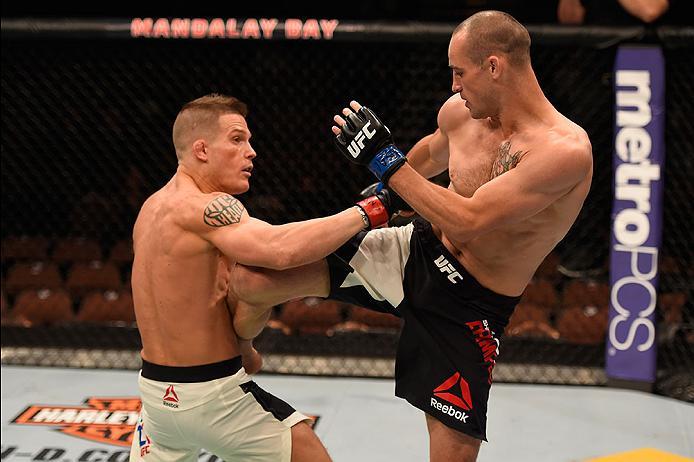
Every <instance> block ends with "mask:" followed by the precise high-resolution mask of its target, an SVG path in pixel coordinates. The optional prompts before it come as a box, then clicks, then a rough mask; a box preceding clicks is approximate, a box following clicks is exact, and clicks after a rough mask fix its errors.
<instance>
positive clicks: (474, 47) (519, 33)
mask: <svg viewBox="0 0 694 462" xmlns="http://www.w3.org/2000/svg"><path fill="white" fill-rule="evenodd" d="M457 34H465V43H466V48H467V50H466V51H467V55H468V56H469V58H470V59H471V60H472V61H473V62H475V63H479V64H480V65H482V63H483V62H484V60H485V59H487V58H488V57H489V56H492V55H500V54H503V55H506V56H507V57H508V60H509V62H510V63H511V64H513V65H526V64H529V63H530V34H529V33H528V30H527V29H526V28H525V27H523V25H522V24H521V23H519V22H518V21H516V20H515V18H514V17H513V16H511V15H510V14H507V13H503V12H501V11H480V12H479V13H475V14H473V15H472V16H470V17H469V18H467V19H466V20H465V21H463V22H462V23H460V24H459V25H458V27H456V28H455V30H454V31H453V36H455V35H457Z"/></svg>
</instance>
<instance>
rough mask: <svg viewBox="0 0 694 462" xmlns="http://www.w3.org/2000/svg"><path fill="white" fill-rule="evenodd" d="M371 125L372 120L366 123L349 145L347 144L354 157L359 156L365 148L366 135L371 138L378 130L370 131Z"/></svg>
mask: <svg viewBox="0 0 694 462" xmlns="http://www.w3.org/2000/svg"><path fill="white" fill-rule="evenodd" d="M370 125H371V122H367V123H366V125H364V127H363V128H362V129H361V130H359V132H358V133H357V134H356V136H355V137H354V139H353V140H352V142H351V143H349V146H347V151H349V153H350V154H352V157H354V158H355V159H356V158H357V156H358V155H359V153H360V152H361V150H362V149H364V136H366V138H367V139H371V138H373V137H374V135H375V134H376V130H372V131H369V126H370Z"/></svg>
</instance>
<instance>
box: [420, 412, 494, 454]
mask: <svg viewBox="0 0 694 462" xmlns="http://www.w3.org/2000/svg"><path fill="white" fill-rule="evenodd" d="M426 419H427V429H428V430H429V459H430V461H431V462H454V461H455V462H475V461H476V460H477V454H478V453H479V450H480V443H481V440H478V439H477V438H473V437H472V436H469V435H466V434H465V433H462V432H459V431H457V430H453V429H452V428H450V427H447V426H446V425H444V424H443V423H441V422H440V421H438V420H436V419H435V418H433V417H432V416H430V415H427V416H426Z"/></svg>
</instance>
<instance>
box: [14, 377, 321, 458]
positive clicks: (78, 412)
mask: <svg viewBox="0 0 694 462" xmlns="http://www.w3.org/2000/svg"><path fill="white" fill-rule="evenodd" d="M167 391H168V390H167ZM171 391H172V394H171V398H172V399H176V400H177V399H178V396H176V393H175V392H174V391H173V387H171ZM164 398H165V399H166V395H165V397H164ZM141 406H142V404H141V402H140V398H134V397H118V398H96V397H91V398H87V399H86V400H85V401H84V405H83V406H45V405H35V404H32V405H30V406H29V407H27V408H26V409H25V410H24V411H22V412H21V413H20V414H19V415H18V416H17V417H15V418H14V419H13V420H12V421H11V423H14V424H19V425H42V426H53V427H58V430H59V431H60V432H62V433H65V434H66V435H71V436H76V437H78V438H83V439H86V440H90V441H97V442H99V443H106V444H113V445H115V446H123V447H130V444H131V442H132V440H133V435H134V434H135V428H136V425H137V421H138V417H139V414H140V408H141ZM307 417H309V418H310V419H311V420H310V421H309V422H308V424H309V425H310V426H311V427H314V426H315V424H316V422H318V416H316V415H307Z"/></svg>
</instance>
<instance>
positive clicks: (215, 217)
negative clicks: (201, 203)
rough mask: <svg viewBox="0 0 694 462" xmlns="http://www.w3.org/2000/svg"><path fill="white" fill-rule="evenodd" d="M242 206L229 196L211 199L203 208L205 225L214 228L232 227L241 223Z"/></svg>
mask: <svg viewBox="0 0 694 462" xmlns="http://www.w3.org/2000/svg"><path fill="white" fill-rule="evenodd" d="M243 210H244V208H243V205H242V204H241V202H239V201H238V199H234V198H233V197H232V196H230V195H229V194H226V195H224V196H219V197H217V198H215V199H212V200H211V201H210V203H209V204H207V207H205V214H204V217H203V218H204V220H205V224H207V225H209V226H214V227H220V226H226V225H233V224H234V223H238V222H239V221H241V215H243Z"/></svg>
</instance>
